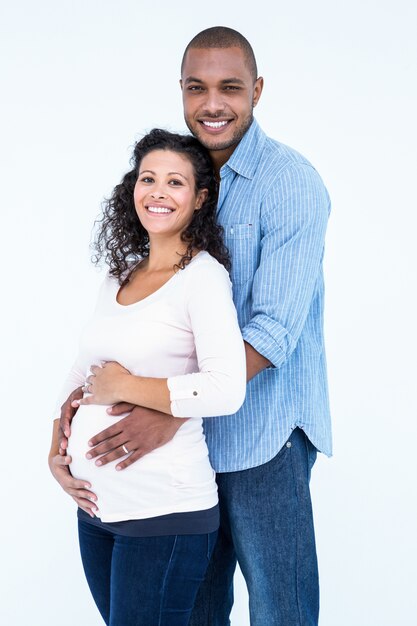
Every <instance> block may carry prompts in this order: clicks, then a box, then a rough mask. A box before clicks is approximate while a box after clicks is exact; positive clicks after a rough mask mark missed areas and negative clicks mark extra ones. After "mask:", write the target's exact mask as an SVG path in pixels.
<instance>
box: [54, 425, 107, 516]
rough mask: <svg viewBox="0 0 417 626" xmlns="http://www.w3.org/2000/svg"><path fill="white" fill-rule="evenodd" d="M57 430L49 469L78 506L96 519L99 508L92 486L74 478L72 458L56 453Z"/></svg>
mask: <svg viewBox="0 0 417 626" xmlns="http://www.w3.org/2000/svg"><path fill="white" fill-rule="evenodd" d="M55 448H56V430H55V441H54V442H53V445H52V448H51V452H50V454H49V457H48V464H49V469H50V470H51V473H52V476H53V477H54V478H55V480H56V481H57V482H58V483H59V484H60V485H61V487H62V489H63V490H64V491H65V492H66V493H67V494H68V495H69V496H71V498H72V499H73V500H74V501H75V502H76V503H77V504H78V506H79V507H80V508H81V509H82V510H83V511H85V512H86V513H88V515H90V517H95V513H97V511H98V508H97V505H96V504H95V503H96V502H97V496H96V494H95V493H93V492H92V491H90V489H91V485H90V483H88V482H87V481H85V480H78V479H77V478H74V477H73V476H72V474H71V472H70V469H69V464H70V463H71V457H70V456H68V455H67V456H63V455H61V454H59V453H58V452H57V451H56V449H55Z"/></svg>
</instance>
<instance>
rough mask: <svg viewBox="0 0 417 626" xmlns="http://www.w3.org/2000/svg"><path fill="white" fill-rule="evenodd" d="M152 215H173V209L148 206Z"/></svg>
mask: <svg viewBox="0 0 417 626" xmlns="http://www.w3.org/2000/svg"><path fill="white" fill-rule="evenodd" d="M148 211H150V213H172V209H168V207H164V206H148Z"/></svg>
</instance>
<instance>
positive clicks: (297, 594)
mask: <svg viewBox="0 0 417 626" xmlns="http://www.w3.org/2000/svg"><path fill="white" fill-rule="evenodd" d="M290 458H291V470H292V475H293V480H294V485H295V497H296V499H297V514H296V524H295V554H296V561H295V588H296V598H297V609H298V621H299V624H300V626H301V608H300V595H299V585H298V570H299V554H298V550H299V545H298V544H299V541H298V535H299V532H300V528H299V527H300V524H299V515H300V506H299V502H300V500H299V495H298V482H297V477H296V472H295V471H294V461H293V449H292V446H291V448H290Z"/></svg>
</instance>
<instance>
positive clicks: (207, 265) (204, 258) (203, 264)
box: [187, 250, 229, 276]
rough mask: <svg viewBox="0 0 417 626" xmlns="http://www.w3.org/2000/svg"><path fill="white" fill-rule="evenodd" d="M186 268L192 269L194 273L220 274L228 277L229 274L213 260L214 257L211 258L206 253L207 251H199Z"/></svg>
mask: <svg viewBox="0 0 417 626" xmlns="http://www.w3.org/2000/svg"><path fill="white" fill-rule="evenodd" d="M187 267H188V268H190V269H191V268H194V271H197V272H201V271H203V270H204V271H206V272H213V273H218V274H219V273H220V274H225V275H226V276H229V273H228V271H227V270H226V268H225V267H224V265H222V264H221V263H219V261H218V260H217V259H215V258H214V256H212V255H211V254H210V253H209V252H207V250H201V251H200V252H198V254H196V256H195V257H194V258H193V260H192V261H191V262H190V263H189V264H188V266H187Z"/></svg>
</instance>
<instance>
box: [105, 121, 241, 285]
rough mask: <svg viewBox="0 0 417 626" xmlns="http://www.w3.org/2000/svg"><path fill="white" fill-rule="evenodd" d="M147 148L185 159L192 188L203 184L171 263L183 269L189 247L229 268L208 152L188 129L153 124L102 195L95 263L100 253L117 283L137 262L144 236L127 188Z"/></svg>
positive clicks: (130, 187) (145, 253) (146, 250)
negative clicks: (119, 178) (173, 130)
mask: <svg viewBox="0 0 417 626" xmlns="http://www.w3.org/2000/svg"><path fill="white" fill-rule="evenodd" d="M153 150H171V151H172V152H176V153H177V154H180V155H182V156H184V157H186V158H187V159H189V161H190V162H191V165H192V167H193V170H194V177H195V191H196V193H197V192H198V191H199V190H200V189H207V198H206V200H205V201H204V203H203V204H202V206H201V208H200V209H199V210H198V211H195V212H194V215H193V218H192V220H191V223H190V224H189V226H188V227H187V228H186V229H185V230H184V231H183V232H182V233H181V239H182V241H183V242H184V243H186V244H187V250H186V253H185V254H184V256H182V257H181V258H180V259H179V261H178V264H176V267H178V268H179V269H184V267H185V266H186V265H187V263H189V261H190V260H191V258H192V254H193V252H194V251H196V250H206V251H207V252H209V253H210V254H211V255H212V256H213V257H214V258H216V259H217V260H218V261H219V262H220V263H222V265H224V266H225V268H226V269H227V270H230V257H229V253H228V250H227V248H226V247H225V245H224V243H223V229H222V227H221V226H220V224H218V223H217V220H216V205H217V194H218V185H217V182H216V178H215V174H214V168H213V164H212V161H211V158H210V155H209V153H208V151H207V150H206V148H204V147H203V146H202V145H201V144H200V143H199V142H198V141H197V140H196V139H195V138H194V137H192V136H191V135H178V134H175V133H170V132H168V131H166V130H161V129H159V128H154V129H153V130H151V131H150V133H148V134H147V135H145V136H144V137H143V138H142V139H141V140H140V141H138V143H137V144H136V145H135V148H134V151H133V156H132V159H131V165H132V168H133V169H132V170H130V171H129V172H127V174H125V176H124V177H123V179H122V181H121V183H120V184H119V185H117V186H116V187H115V188H114V190H113V193H112V195H111V197H110V198H109V199H107V200H105V201H104V204H103V215H102V217H101V218H100V219H99V220H98V221H97V222H96V224H98V230H97V233H96V236H95V240H94V242H93V249H94V251H95V252H94V255H93V261H94V262H95V263H99V261H100V260H102V259H104V261H105V262H106V263H107V264H108V265H109V268H110V274H111V275H112V276H115V277H116V278H118V280H119V282H120V284H122V283H124V282H125V281H126V280H127V279H128V276H129V275H130V274H131V271H133V269H134V267H136V265H137V263H138V262H139V261H141V260H142V259H143V258H145V257H147V256H148V254H149V236H148V233H147V231H146V230H145V228H144V227H143V226H142V224H141V222H140V220H139V218H138V216H137V213H136V209H135V204H134V199H133V192H134V188H135V184H136V181H137V179H138V174H139V167H140V163H141V161H142V159H143V158H144V156H145V155H147V154H148V153H149V152H152V151H153ZM129 270H130V271H129ZM126 275H127V276H126Z"/></svg>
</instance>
